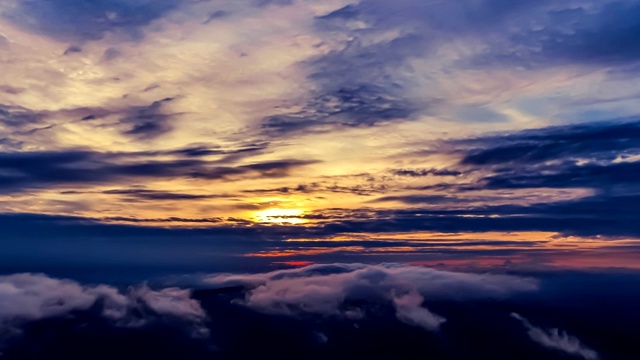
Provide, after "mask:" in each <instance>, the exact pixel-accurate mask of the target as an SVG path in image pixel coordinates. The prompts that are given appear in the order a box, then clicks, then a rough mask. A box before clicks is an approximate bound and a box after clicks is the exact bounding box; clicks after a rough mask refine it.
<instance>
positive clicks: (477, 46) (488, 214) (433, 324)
mask: <svg viewBox="0 0 640 360" xmlns="http://www.w3.org/2000/svg"><path fill="white" fill-rule="evenodd" d="M0 68H1V71H0V232H1V234H2V235H1V236H0V249H1V250H2V251H0V274H4V275H3V276H5V277H4V278H2V280H0V285H2V284H5V285H6V284H9V285H11V286H14V287H16V286H17V288H21V286H22V285H20V286H18V285H16V284H23V285H24V284H27V283H29V284H35V285H33V286H40V285H37V284H40V283H41V282H44V283H46V284H49V285H47V286H53V287H55V286H56V285H55V284H54V285H51V284H52V283H55V282H57V281H68V283H65V284H67V285H68V287H69V289H71V290H70V291H76V292H79V293H83V294H84V296H85V298H86V299H88V300H86V301H85V302H84V303H81V304H79V305H78V304H77V306H71V307H70V308H69V309H87V308H88V306H89V305H86V304H93V303H94V302H95V301H97V300H96V299H102V300H101V301H103V302H104V301H106V300H105V299H116V300H113V302H114V304H119V305H118V306H120V307H119V308H118V309H120V310H118V311H119V312H118V311H116V313H110V315H108V316H106V318H108V319H110V321H111V320H114V319H116V320H118V321H120V324H122V323H123V322H127V321H134V320H135V321H142V320H140V319H137V320H136V319H134V320H132V319H130V318H129V317H127V316H128V315H126V314H129V310H126V309H128V307H127V306H129V305H126V304H128V303H135V302H138V303H140V302H145V301H146V303H147V307H148V309H147V310H148V311H149V312H150V313H153V314H155V315H157V316H160V317H162V316H165V315H166V313H167V308H166V307H163V305H162V304H164V303H163V301H168V300H167V299H172V300H171V301H170V302H172V303H174V302H178V303H179V304H178V305H177V306H178V307H179V308H180V312H179V314H180V316H182V315H184V314H187V315H186V317H187V319H188V321H187V322H188V323H189V324H191V325H189V326H188V328H189V329H191V330H193V331H195V332H198V331H204V330H203V327H202V321H203V320H202V319H203V318H204V317H205V313H206V311H205V310H203V309H202V308H200V305H198V303H197V301H196V300H194V299H193V298H191V297H190V295H189V293H188V292H185V291H187V290H184V288H182V287H180V286H178V287H164V288H148V287H144V286H141V287H137V288H136V289H137V290H135V291H133V292H129V293H126V294H124V293H119V292H118V291H120V290H117V289H116V288H112V287H108V288H107V286H111V285H106V284H107V283H108V284H120V285H122V284H131V283H133V282H141V281H147V280H149V279H157V278H159V277H165V280H166V277H174V279H175V278H176V277H178V278H179V277H180V276H187V277H189V279H191V280H189V281H190V282H189V283H188V284H189V285H190V286H191V285H194V284H198V286H200V287H202V284H205V283H206V284H208V285H207V286H209V287H210V286H213V285H212V284H215V286H219V285H220V284H226V282H227V280H224V279H222V278H220V276H223V275H219V274H222V273H224V274H227V275H224V276H231V275H229V274H245V275H244V276H249V278H247V279H239V280H237V281H238V283H239V284H243V285H242V286H249V285H247V284H250V285H251V284H253V285H255V284H256V283H255V281H258V280H256V279H257V278H259V279H261V280H259V281H258V282H259V283H261V284H270V283H269V281H271V280H269V279H270V278H269V276H270V275H268V274H274V272H276V273H277V272H278V271H292V272H296V271H301V272H303V273H304V274H306V272H305V271H312V270H305V269H314V266H320V267H321V269H323V270H322V273H323V274H325V273H326V274H327V275H326V276H338V275H344V276H347V275H345V274H351V275H353V274H359V272H360V271H364V272H366V271H374V270H375V271H380V272H382V273H384V274H386V275H385V276H389V277H391V278H394V279H396V278H402V279H405V278H406V277H407V276H409V275H406V274H405V273H402V274H400V275H398V273H396V268H395V266H399V267H401V268H403V267H411V268H409V270H407V272H409V273H411V272H412V271H419V270H416V269H423V268H425V269H440V270H438V271H445V272H446V271H458V270H463V271H471V273H470V274H475V273H476V272H477V271H488V270H490V271H496V269H500V270H499V271H516V272H528V273H527V274H528V275H531V273H529V272H532V271H533V272H536V274H539V273H540V272H544V273H545V274H546V272H547V271H552V270H553V271H595V272H597V273H598V274H601V273H603V272H608V271H609V272H611V271H613V272H616V273H618V272H623V273H625V274H626V272H627V271H630V272H634V271H637V270H640V261H638V258H639V257H640V223H639V222H638V221H637V217H638V215H637V214H638V213H639V212H640V205H639V204H640V117H638V114H640V103H639V102H638V98H639V97H640V81H638V80H639V79H640V3H639V2H638V1H636V0H597V1H596V0H563V1H560V0H536V1H531V0H519V1H510V0H456V1H446V0H395V1H385V0H323V1H319V0H235V1H223V0H102V1H90V0H46V1H43V0H41V1H37V0H2V1H0ZM328 264H336V265H335V266H338V267H341V268H340V269H342V270H336V269H335V268H333V267H331V266H330V265H328ZM393 264H395V265H393ZM322 266H329V268H328V269H325V268H323V267H322ZM345 269H346V270H345ZM371 269H374V270H371ZM434 271H435V270H434ZM194 273H200V274H201V275H199V277H198V279H199V280H197V281H196V280H194V279H193V278H192V276H193V275H192V274H194ZM187 274H189V275H187ZM215 274H218V275H215ZM286 274H288V273H286ZM446 274H449V273H446ZM462 274H467V273H465V272H463V273H462ZM512 275H513V274H512ZM520 275H522V274H520ZM520 275H518V276H520ZM528 275H527V276H528ZM21 276H22V277H23V278H21ZM238 276H239V275H238ZM251 276H253V278H252V277H251ZM287 276H288V275H287ZM291 276H292V277H293V278H296V276H298V275H291ZM300 276H302V277H303V278H304V277H305V276H306V275H300ZM443 276H444V275H443ZM447 276H448V275H447ZM469 276H470V275H469ZM500 276H502V275H500ZM505 276H506V275H505ZM509 276H511V275H509ZM514 276H515V275H514ZM523 276H524V275H523ZM276 277H277V276H276ZM285 277H286V276H285ZM62 278H65V279H73V280H61V279H62ZM16 279H18V280H16ZM25 279H26V280H25ZM181 279H182V278H181ZM212 279H214V280H212ZM215 279H217V280H215ZM225 279H226V278H225ZM183 280H184V279H183ZM276 280H277V279H276ZM176 281H177V280H176ZM181 281H182V280H181ZM185 281H186V280H185ZM234 281H235V280H234ZM234 281H231V282H232V283H234V284H235V282H234ZM345 281H346V280H345ZM469 281H471V280H469ZM83 282H92V283H100V284H102V285H95V286H98V287H95V286H94V287H84V286H85V285H82V283H83ZM427 282H429V281H427ZM471 282H473V281H471ZM498 282H499V283H500V284H501V285H500V286H506V288H507V290H505V291H506V292H519V291H521V290H522V289H523V288H522V287H517V286H516V287H509V286H508V283H509V281H506V282H502V281H498ZM400 283H402V281H400ZM178 284H182V282H178ZM465 284H467V285H468V284H469V283H466V282H465ZM505 284H507V285H505ZM9 285H7V286H9ZM253 285H251V286H253ZM30 286H31V285H30ZM87 286H89V285H87ZM100 286H103V287H102V288H100ZM114 286H115V285H114ZM145 286H146V285H145ZM220 286H221V285H220ZM225 286H226V285H225ZM234 286H235V285H234ZM273 286H276V287H277V286H283V285H282V284H280V283H278V284H275V285H273ZM287 286H293V287H297V286H302V287H303V288H304V286H303V285H300V284H297V283H291V284H288V285H287ZM531 286H534V285H531ZM267 287H269V286H267ZM534 287H535V286H534ZM524 288H526V286H524ZM22 289H24V288H22ZM96 289H98V290H96ZM341 289H342V290H341V291H342V293H341V294H342V295H341V296H342V297H344V296H346V295H344V293H349V294H350V291H351V290H350V289H351V285H345V286H344V287H343V288H341ZM389 289H391V290H389V291H391V292H390V293H389V292H388V291H387V290H384V292H385V294H386V295H385V296H383V297H382V298H384V299H387V300H388V301H390V303H389V304H391V305H392V308H393V309H395V311H396V315H397V316H396V317H395V318H396V320H399V321H400V322H402V323H404V324H413V325H414V326H418V327H422V328H428V329H431V330H433V329H436V328H438V327H439V326H440V324H441V323H443V322H444V321H445V320H444V319H445V317H444V316H440V315H438V314H436V313H431V312H430V311H429V310H426V309H424V308H422V307H420V304H422V301H423V295H424V294H423V295H421V292H420V291H422V290H420V289H418V290H415V289H409V290H407V289H404V288H402V291H400V290H398V289H396V287H394V286H391V287H390V288H389ZM425 289H427V288H425ZM429 289H430V288H429ZM429 289H427V290H425V291H427V292H428V291H430V290H429ZM25 291H26V290H25ZM105 291H106V292H105ZM203 291H204V290H203ZM397 291H400V292H401V293H402V292H406V293H402V294H399V293H396V292H397ZM472 292H473V291H472ZM481 292H482V291H481ZM44 293H46V294H48V293H47V292H44ZM98 293H100V294H98ZM107 293H108V294H109V295H108V296H107V295H105V294H107ZM254 295H256V296H258V295H260V294H254ZM263 295H264V296H267V297H268V295H272V294H270V293H268V294H266V295H265V294H263ZM203 296H204V295H203ZM225 296H226V295H225ZM300 296H302V297H304V298H307V296H308V294H304V293H303V294H300ZM325 296H329V295H326V294H325ZM336 296H337V295H336ZM338 297H339V298H341V297H340V296H338ZM2 299H3V298H2V287H1V286H0V304H2ZM141 299H142V300H141ZM157 299H160V300H157ZM260 299H262V300H260ZM324 299H325V300H327V299H328V300H327V301H329V303H334V302H335V301H334V300H331V299H334V297H331V296H329V298H324ZM200 300H202V299H200ZM7 301H9V300H7ZM10 301H11V302H12V303H13V302H15V301H18V302H19V301H21V300H20V299H18V298H16V297H11V298H10ZM37 301H44V300H42V299H39V300H37ZM203 301H204V300H203ZM243 301H244V305H245V307H248V308H255V309H258V310H259V311H263V310H264V309H269V310H268V311H266V312H268V313H273V311H272V310H273V309H274V308H276V307H277V306H275V305H274V304H273V303H269V302H268V301H267V302H265V301H266V300H264V298H259V299H257V300H256V302H255V303H254V302H253V299H252V297H251V295H250V294H249V295H247V296H246V297H245V300H243ZM279 301H280V302H279V303H281V302H282V301H283V300H282V299H280V300H279ZM332 301H333V302H332ZM204 302H205V303H206V301H204ZM107 303H108V301H107ZM158 303H162V304H161V305H158ZM285 303H286V301H285ZM123 304H124V305H123ZM256 304H257V305H256ZM85 305H86V306H85ZM165 305H166V304H165ZM325 305H326V304H325ZM114 306H115V305H114ZM310 306H311V308H313V303H311V305H310ZM116 308H117V307H116ZM109 309H111V308H109ZM122 309H125V310H122ZM158 309H160V310H158ZM260 309H262V310H260ZM111 310H113V309H111ZM33 311H35V310H33ZM114 311H115V310H114ZM314 311H315V310H314ZM314 311H311V313H316V314H318V313H321V314H325V313H326V312H327V311H326V309H324V310H323V311H320V310H318V311H315V312H314ZM510 311H511V310H510ZM263 312H264V311H263ZM512 312H513V314H511V315H509V314H510V313H506V314H507V316H506V317H505V319H504V321H505V323H508V324H511V325H510V326H515V325H514V324H519V326H520V327H522V328H524V329H528V330H527V331H528V333H529V335H530V338H531V339H534V340H535V342H537V343H538V344H542V346H543V347H546V348H555V349H556V350H557V349H558V348H560V349H561V350H562V351H564V352H568V353H569V354H573V355H575V356H577V357H582V358H585V359H588V360H590V359H595V358H597V356H598V355H597V352H596V351H594V350H592V349H590V348H588V347H585V346H583V345H582V344H581V343H580V342H579V341H578V339H577V338H575V337H572V335H570V334H567V333H564V332H562V331H560V332H559V331H558V330H557V329H556V330H555V332H553V331H551V330H549V331H547V330H545V329H546V328H545V327H541V325H539V324H537V323H536V321H535V319H529V318H528V317H527V316H526V314H521V313H520V312H518V311H516V310H513V311H512ZM27 313H29V314H32V315H29V316H27V317H26V318H29V319H36V318H37V319H40V318H43V317H45V318H48V317H49V316H44V315H42V314H41V315H38V316H35V315H33V312H27ZM169 313H170V314H174V315H175V312H174V313H172V312H171V311H169ZM276 313H277V311H276ZM53 314H56V316H57V315H58V314H60V312H53ZM14 315H15V314H14ZM14 315H12V317H11V318H12V319H13V318H14V317H15V316H14ZM125 315H126V316H125ZM155 315H154V316H155ZM3 316H4V315H3V313H2V311H0V325H2V324H3ZM7 316H8V315H7ZM243 316H244V315H243ZM247 316H248V315H247ZM347 317H348V316H347ZM22 318H25V316H22ZM124 318H127V320H126V321H125V320H122V319H124ZM194 319H195V320H194ZM114 321H115V320H114ZM193 324H196V325H193ZM194 326H195V327H194ZM265 326H267V325H265ZM268 326H271V325H268ZM552 326H554V325H553V324H551V325H549V329H551V328H552ZM125 327H126V326H125ZM194 329H195V330H194ZM0 330H1V326H0ZM191 330H190V331H191ZM205 330H207V331H209V330H210V329H205ZM1 333H2V332H1V331H0V335H1ZM320 334H323V333H320ZM324 336H325V335H322V336H320V339H321V340H322V339H324ZM1 340H2V339H1V336H0V345H2V341H1ZM69 341H71V340H69ZM73 341H77V339H75V338H74V340H73ZM274 341H275V340H274ZM460 341H462V340H460ZM321 342H322V341H321ZM463 342H464V341H463ZM550 344H551V345H550ZM563 349H564V350H563ZM0 350H2V346H0ZM565 350H566V351H565ZM16 354H18V353H16ZM20 354H22V353H19V354H18V355H15V356H16V358H20V356H26V355H24V354H22V355H20ZM514 354H515V353H510V356H522V354H516V355H514ZM236 355H237V354H236ZM458 355H459V356H463V355H461V354H458ZM194 356H195V355H194ZM464 356H466V355H464ZM536 356H537V355H536ZM540 356H543V355H540ZM1 357H2V351H0V358H1ZM71 358H72V357H71ZM194 358H195V357H194ZM452 358H455V356H454V357H452ZM612 358H615V357H612Z"/></svg>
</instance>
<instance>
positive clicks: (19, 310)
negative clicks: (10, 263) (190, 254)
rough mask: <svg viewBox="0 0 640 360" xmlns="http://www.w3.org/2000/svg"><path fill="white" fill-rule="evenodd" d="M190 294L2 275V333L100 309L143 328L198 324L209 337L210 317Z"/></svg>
mask: <svg viewBox="0 0 640 360" xmlns="http://www.w3.org/2000/svg"><path fill="white" fill-rule="evenodd" d="M190 295H191V293H190V291H189V290H182V289H178V288H166V289H160V290H152V289H150V288H149V287H147V286H140V287H135V288H131V289H129V291H128V292H120V291H119V290H118V289H116V288H114V287H111V286H108V285H97V286H83V285H80V284H78V283H76V282H74V281H71V280H64V279H54V278H50V277H48V276H46V275H44V274H28V273H26V274H14V275H7V276H0V330H4V328H15V327H17V326H19V325H20V324H21V323H24V322H27V321H33V320H39V319H45V318H50V317H57V316H64V315H66V314H69V313H71V312H73V311H81V310H88V309H90V308H91V307H93V306H96V305H98V306H100V311H101V314H102V316H103V317H105V318H106V319H108V320H111V321H114V322H115V324H117V325H120V326H139V325H143V324H145V323H146V322H147V321H148V320H150V319H153V318H156V317H164V316H168V317H172V318H174V319H179V320H182V321H185V322H187V323H188V324H190V325H193V331H194V335H204V334H206V328H204V327H203V322H204V320H205V319H206V313H205V312H204V310H203V309H202V308H201V307H200V304H199V303H198V302H197V301H196V300H194V299H192V298H191V297H190ZM141 308H144V309H145V311H141V312H139V313H140V314H141V315H134V314H133V313H134V311H133V310H135V309H141ZM147 309H148V310H147ZM149 310H150V311H149ZM136 313H138V312H136Z"/></svg>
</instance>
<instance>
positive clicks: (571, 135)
mask: <svg viewBox="0 0 640 360" xmlns="http://www.w3.org/2000/svg"><path fill="white" fill-rule="evenodd" d="M457 145H462V146H470V147H472V149H470V150H465V152H466V153H467V154H466V155H465V157H464V159H463V160H462V164H465V165H499V164H507V163H511V162H513V163H520V164H529V163H542V162H545V161H548V160H563V159H575V158H580V157H585V158H587V159H594V160H608V161H612V160H614V159H616V158H617V157H618V156H621V157H625V156H629V155H635V154H638V153H640V122H638V121H631V122H622V123H615V122H614V123H591V124H584V125H570V126H560V127H550V128H543V129H538V130H530V131H522V132H519V133H515V134H507V135H502V136H494V137H492V136H489V137H483V138H477V139H468V140H463V141H460V142H457ZM474 146H478V147H477V148H475V149H474V148H473V147H474Z"/></svg>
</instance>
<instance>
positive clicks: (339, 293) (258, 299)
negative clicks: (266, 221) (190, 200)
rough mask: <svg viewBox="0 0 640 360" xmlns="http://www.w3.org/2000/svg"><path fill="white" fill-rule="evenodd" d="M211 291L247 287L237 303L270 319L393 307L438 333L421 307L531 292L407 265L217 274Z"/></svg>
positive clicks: (498, 280) (495, 278)
mask: <svg viewBox="0 0 640 360" xmlns="http://www.w3.org/2000/svg"><path fill="white" fill-rule="evenodd" d="M205 282H206V283H207V284H211V285H215V286H238V285H242V286H245V287H249V289H250V290H249V291H248V293H247V295H246V297H245V299H244V300H243V302H242V304H243V305H245V306H248V307H250V308H253V309H256V310H258V311H262V312H266V313H272V314H286V315H300V314H317V315H326V316H329V315H339V316H344V317H347V318H360V317H363V316H364V312H363V309H361V308H359V307H357V306H355V305H353V304H357V303H358V302H365V303H367V302H371V303H378V302H383V303H384V302H387V303H391V304H393V306H394V307H395V310H396V316H397V318H398V320H400V321H402V322H405V323H408V324H412V325H416V326H420V327H423V328H425V329H427V330H437V329H438V327H439V326H440V324H441V323H443V322H444V321H445V319H444V318H442V317H440V316H438V315H435V314H433V313H431V312H430V311H429V310H428V309H426V308H424V307H422V304H423V302H424V297H425V296H426V297H428V298H429V299H431V300H437V299H443V298H444V299H448V300H453V299H455V300H463V301H464V300H475V299H482V298H501V297H505V296H508V295H511V294H512V293H517V292H527V291H535V290H536V289H537V284H536V282H535V280H533V279H523V278H518V277H511V276H505V275H476V274H464V273H453V272H445V271H438V270H433V269H428V268H421V267H413V266H406V265H397V264H388V265H377V266H371V265H361V264H351V265H347V264H335V265H312V266H307V267H304V268H300V269H292V270H281V271H276V272H272V273H267V274H257V275H216V276H212V277H209V278H207V279H205Z"/></svg>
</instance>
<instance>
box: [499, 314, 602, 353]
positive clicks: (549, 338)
mask: <svg viewBox="0 0 640 360" xmlns="http://www.w3.org/2000/svg"><path fill="white" fill-rule="evenodd" d="M511 317H513V318H515V319H517V320H519V321H520V322H522V324H523V325H524V326H525V327H526V328H527V330H528V331H529V337H530V338H531V340H533V341H535V342H536V343H538V344H540V345H542V346H544V347H546V348H549V349H553V350H559V351H563V352H566V353H568V354H571V355H575V356H579V357H582V358H584V359H587V360H595V359H598V354H597V353H596V352H595V351H593V350H591V349H589V348H587V347H585V346H584V345H582V343H580V340H578V339H577V338H575V337H573V336H571V335H569V334H567V333H566V332H564V331H560V330H558V329H550V330H544V329H542V328H539V327H536V326H533V325H531V323H530V322H529V320H527V319H525V318H524V317H522V316H521V315H519V314H516V313H512V314H511Z"/></svg>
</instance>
